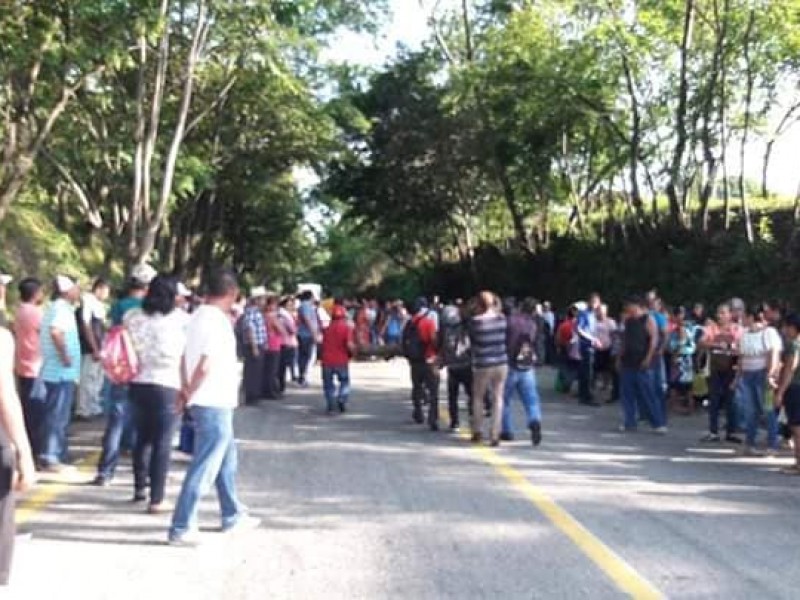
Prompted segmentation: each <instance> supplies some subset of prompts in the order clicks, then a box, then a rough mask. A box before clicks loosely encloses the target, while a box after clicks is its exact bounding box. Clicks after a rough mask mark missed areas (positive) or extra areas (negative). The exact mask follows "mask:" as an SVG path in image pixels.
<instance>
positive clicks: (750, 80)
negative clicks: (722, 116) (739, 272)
mask: <svg viewBox="0 0 800 600" xmlns="http://www.w3.org/2000/svg"><path fill="white" fill-rule="evenodd" d="M755 20H756V11H755V9H752V8H751V9H750V15H749V17H748V21H747V31H746V32H745V39H744V60H745V65H746V68H747V89H746V92H745V100H744V131H742V140H741V144H740V145H739V161H740V163H739V165H740V169H741V171H740V172H739V194H740V197H741V198H740V199H741V202H742V220H743V221H744V231H745V236H746V238H747V242H748V243H750V244H752V243H753V241H754V239H755V237H754V235H753V220H752V218H751V217H750V206H749V204H748V201H747V194H746V190H745V185H744V180H745V176H744V171H745V169H744V167H745V156H746V153H747V143H748V141H749V134H750V122H751V120H752V104H753V87H754V86H755V73H754V72H753V64H752V62H751V60H750V42H751V38H752V34H753V27H754V25H755Z"/></svg>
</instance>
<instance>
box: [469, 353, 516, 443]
mask: <svg viewBox="0 0 800 600" xmlns="http://www.w3.org/2000/svg"><path fill="white" fill-rule="evenodd" d="M506 377H508V366H507V365H500V366H497V367H487V368H485V369H473V381H472V433H483V400H484V398H485V397H486V392H487V391H491V392H492V438H491V439H492V440H497V439H499V438H500V427H501V425H502V420H503V392H504V389H505V385H506Z"/></svg>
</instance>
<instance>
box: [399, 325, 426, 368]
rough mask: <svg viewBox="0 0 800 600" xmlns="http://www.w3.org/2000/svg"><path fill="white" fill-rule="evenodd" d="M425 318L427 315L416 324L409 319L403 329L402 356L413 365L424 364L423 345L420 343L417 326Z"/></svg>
mask: <svg viewBox="0 0 800 600" xmlns="http://www.w3.org/2000/svg"><path fill="white" fill-rule="evenodd" d="M425 318H427V315H426V316H423V317H422V318H421V319H418V320H417V321H416V322H415V320H414V319H411V320H409V321H408V323H406V326H405V328H404V329H403V356H405V357H406V358H407V359H408V360H409V361H410V362H413V363H421V362H425V344H424V343H423V342H422V336H421V335H420V332H419V326H418V324H419V322H420V321H421V320H422V319H425Z"/></svg>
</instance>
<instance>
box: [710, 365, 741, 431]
mask: <svg viewBox="0 0 800 600" xmlns="http://www.w3.org/2000/svg"><path fill="white" fill-rule="evenodd" d="M733 378H734V374H733V372H732V371H730V372H713V371H712V373H711V375H710V376H709V378H708V430H709V432H711V433H713V434H714V435H717V434H719V412H720V409H721V408H723V407H724V408H725V413H726V416H727V419H726V423H725V432H726V434H727V435H733V434H735V433H736V402H735V401H734V400H735V399H734V393H733V390H731V385H732V384H733Z"/></svg>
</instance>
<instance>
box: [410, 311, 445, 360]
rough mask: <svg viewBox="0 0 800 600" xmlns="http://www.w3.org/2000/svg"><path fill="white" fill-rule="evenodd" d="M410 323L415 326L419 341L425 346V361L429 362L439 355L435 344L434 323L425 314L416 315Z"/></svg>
mask: <svg viewBox="0 0 800 600" xmlns="http://www.w3.org/2000/svg"><path fill="white" fill-rule="evenodd" d="M411 321H412V322H413V323H414V325H416V326H417V331H419V339H420V341H421V342H422V344H423V345H424V346H425V359H426V360H431V359H434V358H436V356H437V355H438V354H439V351H438V349H437V344H436V323H435V322H434V321H433V319H431V318H430V317H429V316H428V314H427V313H425V314H424V315H416V316H415V317H414V318H413V319H411Z"/></svg>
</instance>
